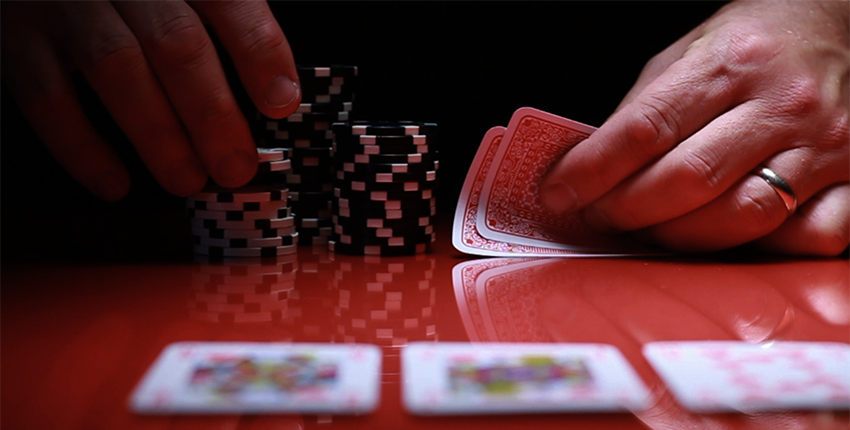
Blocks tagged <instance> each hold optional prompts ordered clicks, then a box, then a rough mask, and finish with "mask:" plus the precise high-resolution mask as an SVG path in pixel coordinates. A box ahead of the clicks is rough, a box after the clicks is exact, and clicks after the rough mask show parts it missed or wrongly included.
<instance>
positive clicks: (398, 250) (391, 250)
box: [328, 240, 431, 256]
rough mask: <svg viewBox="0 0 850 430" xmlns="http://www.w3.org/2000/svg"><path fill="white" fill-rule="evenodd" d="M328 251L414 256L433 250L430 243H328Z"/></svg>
mask: <svg viewBox="0 0 850 430" xmlns="http://www.w3.org/2000/svg"><path fill="white" fill-rule="evenodd" d="M328 249H330V250H331V252H335V253H336V252H338V253H342V254H353V255H396V256H400V255H414V254H421V253H424V252H429V251H430V250H431V244H430V243H420V244H416V245H405V246H384V245H367V246H359V245H349V244H345V243H339V242H335V241H333V240H329V241H328Z"/></svg>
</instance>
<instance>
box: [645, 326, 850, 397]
mask: <svg viewBox="0 0 850 430" xmlns="http://www.w3.org/2000/svg"><path fill="white" fill-rule="evenodd" d="M643 353H644V355H645V356H646V358H647V360H649V362H650V364H651V365H652V367H653V368H655V370H656V372H657V373H658V374H659V376H661V378H662V379H663V380H664V382H665V383H666V384H667V386H668V387H670V390H671V392H672V393H673V395H674V396H675V397H676V399H677V400H678V401H679V403H681V404H682V406H684V407H686V408H688V409H690V410H692V411H695V412H723V411H743V412H753V411H759V410H778V409H847V408H848V407H850V345H846V344H842V343H827V342H770V343H763V344H753V343H746V342H740V341H738V342H733V341H690V342H653V343H649V344H646V345H644V348H643Z"/></svg>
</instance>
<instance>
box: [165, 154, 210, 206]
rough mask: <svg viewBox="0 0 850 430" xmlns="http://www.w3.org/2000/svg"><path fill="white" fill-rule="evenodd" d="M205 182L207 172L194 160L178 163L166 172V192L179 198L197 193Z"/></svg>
mask: <svg viewBox="0 0 850 430" xmlns="http://www.w3.org/2000/svg"><path fill="white" fill-rule="evenodd" d="M206 182H207V171H206V170H205V169H204V166H202V165H201V162H200V161H198V160H196V159H191V160H185V161H183V162H181V163H178V164H177V165H175V166H174V167H172V168H171V171H170V172H168V188H169V189H168V191H170V192H171V193H172V194H176V195H178V196H180V197H188V196H191V195H192V194H195V193H197V192H198V191H200V190H201V188H203V187H204V184H206Z"/></svg>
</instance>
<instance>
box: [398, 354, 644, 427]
mask: <svg viewBox="0 0 850 430" xmlns="http://www.w3.org/2000/svg"><path fill="white" fill-rule="evenodd" d="M402 378H403V382H404V383H403V400H404V404H405V407H406V408H407V409H408V410H409V411H410V412H412V413H414V414H422V415H444V414H446V415H447V414H494V413H532V412H537V413H540V412H584V411H627V410H632V411H634V410H640V409H644V408H646V407H648V406H649V404H650V401H651V398H650V394H649V391H648V390H647V389H646V387H645V386H644V385H643V382H642V381H641V380H640V379H639V378H638V376H637V375H636V374H635V372H634V371H633V370H632V368H631V367H630V366H629V364H628V362H627V361H626V360H625V359H624V358H623V356H622V355H621V354H620V352H619V351H618V350H617V349H616V348H615V347H613V346H611V345H602V344H540V343H424V342H417V343H411V344H408V346H407V347H406V348H405V349H404V350H403V351H402Z"/></svg>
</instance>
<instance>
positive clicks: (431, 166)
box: [329, 121, 439, 255]
mask: <svg viewBox="0 0 850 430" xmlns="http://www.w3.org/2000/svg"><path fill="white" fill-rule="evenodd" d="M333 132H334V163H335V164H334V166H335V168H336V177H335V179H334V182H333V184H334V188H333V205H332V209H333V229H334V231H333V234H332V236H331V240H330V241H329V246H330V249H331V251H333V252H336V253H342V254H353V255H413V254H419V253H423V252H428V251H430V249H431V243H433V242H434V240H435V233H434V228H433V223H432V221H433V217H434V215H435V213H436V197H435V194H434V192H435V190H436V186H437V169H438V168H439V161H438V160H437V151H436V148H435V147H434V144H435V137H436V133H437V125H436V124H434V123H424V122H412V121H351V122H346V123H336V124H333Z"/></svg>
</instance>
